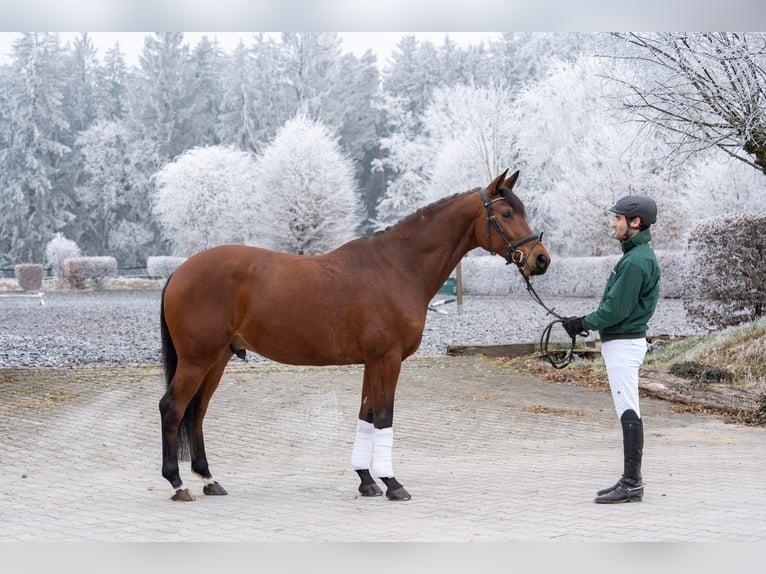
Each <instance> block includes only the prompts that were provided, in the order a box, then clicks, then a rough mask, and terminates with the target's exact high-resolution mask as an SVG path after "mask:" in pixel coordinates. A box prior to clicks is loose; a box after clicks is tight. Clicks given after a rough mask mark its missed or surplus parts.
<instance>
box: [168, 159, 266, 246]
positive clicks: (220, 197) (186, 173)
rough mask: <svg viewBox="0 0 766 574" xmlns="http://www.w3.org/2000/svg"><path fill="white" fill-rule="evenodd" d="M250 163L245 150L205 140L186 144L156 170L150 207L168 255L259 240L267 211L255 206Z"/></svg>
mask: <svg viewBox="0 0 766 574" xmlns="http://www.w3.org/2000/svg"><path fill="white" fill-rule="evenodd" d="M255 167H256V166H255V161H254V159H253V157H252V154H250V153H249V152H244V151H241V150H238V149H236V148H233V147H230V146H209V147H199V148H193V149H191V150H188V151H186V152H184V153H183V154H181V155H180V156H179V157H177V158H176V159H175V160H174V161H172V162H169V163H167V164H166V165H165V166H163V167H162V169H160V170H159V172H157V174H156V177H155V179H156V184H157V189H156V195H155V198H154V202H153V211H154V214H155V215H156V217H157V219H158V221H159V223H160V226H161V229H162V234H163V236H164V237H165V238H166V239H167V241H168V242H169V244H170V246H171V251H172V254H173V255H176V256H179V257H189V256H191V255H193V254H194V253H196V252H198V251H202V250H203V249H208V248H210V247H214V246H216V245H222V244H227V243H237V244H242V243H250V242H256V243H260V242H259V241H258V240H257V238H259V237H260V236H261V232H262V228H263V227H264V226H265V225H266V221H267V219H268V217H266V215H265V213H264V212H262V211H261V210H260V209H259V206H262V201H261V199H260V198H259V197H258V195H257V194H256V192H255ZM254 240H255V241H254Z"/></svg>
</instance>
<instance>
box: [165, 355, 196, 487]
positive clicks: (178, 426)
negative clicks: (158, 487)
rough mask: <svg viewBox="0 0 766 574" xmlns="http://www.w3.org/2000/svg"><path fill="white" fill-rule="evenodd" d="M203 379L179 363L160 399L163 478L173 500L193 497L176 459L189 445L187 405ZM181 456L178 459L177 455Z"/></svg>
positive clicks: (183, 456)
mask: <svg viewBox="0 0 766 574" xmlns="http://www.w3.org/2000/svg"><path fill="white" fill-rule="evenodd" d="M201 380H202V374H201V373H200V372H199V371H198V370H196V369H191V368H189V367H186V366H185V365H183V364H179V366H178V368H177V370H176V372H175V375H174V376H173V381H172V383H171V384H170V385H169V386H168V389H167V391H166V392H165V394H164V395H163V397H162V398H161V399H160V404H159V407H160V417H161V422H162V476H163V477H165V479H166V480H167V481H168V482H170V485H171V487H172V488H173V495H172V496H171V499H172V500H176V501H184V502H185V501H192V500H195V496H194V495H193V494H192V493H191V491H190V490H189V489H188V488H187V487H186V485H185V484H184V483H183V481H182V480H181V474H180V471H179V468H178V460H179V458H182V459H183V458H185V449H184V445H185V442H188V439H187V435H188V422H189V419H188V415H187V412H188V406H189V404H190V403H191V401H192V399H193V397H194V395H195V394H196V391H197V389H198V388H199V385H200V383H201ZM179 455H180V456H179Z"/></svg>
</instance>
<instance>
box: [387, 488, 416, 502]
mask: <svg viewBox="0 0 766 574" xmlns="http://www.w3.org/2000/svg"><path fill="white" fill-rule="evenodd" d="M386 497H387V498H388V499H389V500H409V499H410V498H412V497H411V496H410V493H409V492H407V491H406V490H404V487H403V486H400V487H399V488H397V489H395V490H387V491H386Z"/></svg>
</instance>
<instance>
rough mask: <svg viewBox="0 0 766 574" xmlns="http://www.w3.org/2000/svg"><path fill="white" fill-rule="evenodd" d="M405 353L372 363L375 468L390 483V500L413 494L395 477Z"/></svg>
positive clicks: (387, 490)
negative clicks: (395, 424) (396, 413)
mask: <svg viewBox="0 0 766 574" xmlns="http://www.w3.org/2000/svg"><path fill="white" fill-rule="evenodd" d="M401 366H402V361H401V355H391V356H388V357H384V358H383V359H381V360H379V361H375V362H373V363H369V364H367V365H366V366H365V370H366V371H367V370H369V388H370V394H371V396H372V408H373V421H372V422H373V426H374V429H373V441H372V472H373V475H374V476H375V477H377V478H380V480H382V481H383V483H384V484H385V485H386V498H388V499H389V500H409V499H410V498H411V497H410V494H409V493H408V492H407V491H406V490H405V488H404V487H403V486H402V485H401V483H400V482H399V481H398V480H396V478H395V477H394V469H393V458H392V452H393V446H394V427H393V420H394V396H395V395H396V384H397V382H398V380H399V372H400V371H401Z"/></svg>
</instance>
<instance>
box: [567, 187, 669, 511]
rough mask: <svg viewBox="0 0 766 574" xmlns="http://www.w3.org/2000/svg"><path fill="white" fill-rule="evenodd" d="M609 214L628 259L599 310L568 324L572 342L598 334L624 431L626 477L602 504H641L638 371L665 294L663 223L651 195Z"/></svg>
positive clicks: (600, 497)
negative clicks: (659, 244) (656, 243)
mask: <svg viewBox="0 0 766 574" xmlns="http://www.w3.org/2000/svg"><path fill="white" fill-rule="evenodd" d="M609 211H611V212H613V213H614V220H613V221H612V229H613V230H614V235H615V238H617V239H618V240H619V241H620V245H621V247H622V252H623V256H622V258H621V259H620V260H619V261H618V262H617V265H615V267H614V269H613V270H612V273H611V274H610V276H609V279H608V280H607V283H606V287H605V289H604V294H603V295H602V297H601V302H600V303H599V306H598V309H596V310H595V311H594V312H593V313H590V314H589V315H585V316H584V317H567V318H565V319H564V321H563V324H564V328H565V329H566V331H567V333H568V334H569V336H570V337H575V336H577V335H578V334H584V332H585V331H587V330H588V329H595V330H597V331H598V332H599V335H600V338H601V356H602V357H603V358H604V365H605V366H606V372H607V376H608V378H609V388H610V389H611V391H612V400H613V402H614V407H615V410H616V411H617V418H618V419H619V421H620V424H621V425H622V445H623V457H624V461H623V462H624V468H623V474H622V477H621V478H620V479H619V480H618V481H617V483H616V484H615V485H613V486H611V487H609V488H605V489H603V490H599V491H598V494H597V496H596V499H595V501H596V502H597V503H600V504H613V503H618V502H640V501H641V499H642V498H643V495H644V485H643V482H642V477H641V458H642V455H643V448H644V426H643V421H642V419H641V410H640V409H639V406H638V369H639V367H640V366H641V365H642V364H643V361H644V356H645V355H646V331H647V324H648V322H649V319H651V317H652V315H653V314H654V309H655V307H656V306H657V300H658V299H659V292H660V269H659V267H658V265H657V259H656V257H655V255H654V251H653V250H652V248H651V247H650V246H649V241H650V240H651V239H652V236H651V232H650V231H649V226H650V225H652V224H653V223H654V222H655V221H657V205H656V204H655V202H654V200H653V199H651V198H650V197H648V196H645V195H629V196H627V197H623V198H622V199H620V200H619V201H618V202H617V203H615V204H614V205H613V206H612V207H610V208H609Z"/></svg>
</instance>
